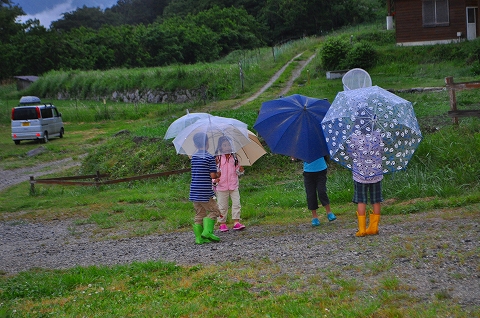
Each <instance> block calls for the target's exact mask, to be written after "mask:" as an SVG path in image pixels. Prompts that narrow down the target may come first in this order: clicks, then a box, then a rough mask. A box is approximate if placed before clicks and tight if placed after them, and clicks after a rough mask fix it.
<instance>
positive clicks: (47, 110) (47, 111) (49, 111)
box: [41, 108, 53, 118]
mask: <svg viewBox="0 0 480 318" xmlns="http://www.w3.org/2000/svg"><path fill="white" fill-rule="evenodd" d="M41 113H42V118H52V117H53V116H52V109H51V108H41Z"/></svg>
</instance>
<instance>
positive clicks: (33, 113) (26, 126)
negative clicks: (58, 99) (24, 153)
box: [12, 96, 65, 145]
mask: <svg viewBox="0 0 480 318" xmlns="http://www.w3.org/2000/svg"><path fill="white" fill-rule="evenodd" d="M64 132H65V130H64V128H63V121H62V114H61V113H60V112H58V110H57V108H56V107H55V106H53V105H52V104H42V103H41V101H40V98H38V97H36V96H23V97H22V98H20V104H19V105H18V106H17V107H14V108H12V140H13V142H15V144H16V145H18V144H20V141H21V140H38V141H41V142H43V143H46V142H48V139H49V138H50V137H60V138H63V134H64Z"/></svg>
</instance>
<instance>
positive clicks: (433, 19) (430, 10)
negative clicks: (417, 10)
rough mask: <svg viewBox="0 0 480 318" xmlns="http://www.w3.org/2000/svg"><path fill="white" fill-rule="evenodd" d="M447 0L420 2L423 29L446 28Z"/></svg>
mask: <svg viewBox="0 0 480 318" xmlns="http://www.w3.org/2000/svg"><path fill="white" fill-rule="evenodd" d="M448 11H449V10H448V0H424V1H422V16H423V26H424V27H435V26H448V24H449V14H448Z"/></svg>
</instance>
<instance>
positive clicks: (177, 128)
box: [163, 109, 211, 139]
mask: <svg viewBox="0 0 480 318" xmlns="http://www.w3.org/2000/svg"><path fill="white" fill-rule="evenodd" d="M208 116H211V115H210V114H208V113H190V112H189V111H188V109H187V114H186V115H183V116H182V117H180V118H178V119H176V120H175V121H174V122H172V123H171V124H170V126H168V129H167V132H166V133H165V137H163V139H172V138H175V137H176V136H177V135H178V134H179V133H180V132H181V131H182V130H184V129H185V128H186V127H188V126H190V125H191V124H193V123H195V122H196V121H197V120H199V119H202V118H208Z"/></svg>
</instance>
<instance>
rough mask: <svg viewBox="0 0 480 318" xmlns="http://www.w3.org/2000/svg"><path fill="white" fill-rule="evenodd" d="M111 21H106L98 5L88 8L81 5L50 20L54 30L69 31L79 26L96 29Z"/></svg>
mask: <svg viewBox="0 0 480 318" xmlns="http://www.w3.org/2000/svg"><path fill="white" fill-rule="evenodd" d="M108 22H110V23H112V22H113V21H107V19H106V16H105V15H104V13H103V11H102V10H101V9H100V7H97V8H89V7H87V6H85V5H84V6H83V7H82V8H78V9H77V10H75V11H72V12H67V13H64V14H63V19H59V20H57V21H54V22H52V28H54V29H56V30H63V31H70V30H72V29H76V28H79V27H82V26H83V27H86V28H91V29H95V30H98V29H100V27H101V26H102V25H104V24H107V23H108Z"/></svg>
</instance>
